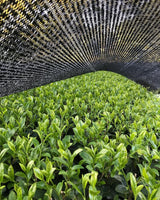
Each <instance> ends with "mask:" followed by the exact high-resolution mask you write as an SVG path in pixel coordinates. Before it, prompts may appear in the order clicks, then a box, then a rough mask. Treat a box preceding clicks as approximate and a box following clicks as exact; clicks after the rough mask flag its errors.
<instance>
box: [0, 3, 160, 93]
mask: <svg viewBox="0 0 160 200" xmlns="http://www.w3.org/2000/svg"><path fill="white" fill-rule="evenodd" d="M98 70H107V71H112V72H116V73H119V74H121V75H123V76H126V77H128V78H129V79H131V80H134V81H136V82H138V83H140V84H142V85H144V86H146V87H150V88H152V89H159V88H160V0H1V2H0V96H5V95H9V94H12V93H15V92H20V91H23V90H27V89H31V88H34V87H37V86H41V85H45V84H48V83H51V82H55V81H59V80H62V79H66V78H70V77H73V76H77V75H80V74H84V73H88V72H94V71H98Z"/></svg>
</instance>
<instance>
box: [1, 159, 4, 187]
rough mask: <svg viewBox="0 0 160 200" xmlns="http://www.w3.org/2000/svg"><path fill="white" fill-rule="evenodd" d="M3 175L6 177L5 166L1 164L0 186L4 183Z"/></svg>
mask: <svg viewBox="0 0 160 200" xmlns="http://www.w3.org/2000/svg"><path fill="white" fill-rule="evenodd" d="M3 175H4V164H3V163H0V184H1V183H2V181H3Z"/></svg>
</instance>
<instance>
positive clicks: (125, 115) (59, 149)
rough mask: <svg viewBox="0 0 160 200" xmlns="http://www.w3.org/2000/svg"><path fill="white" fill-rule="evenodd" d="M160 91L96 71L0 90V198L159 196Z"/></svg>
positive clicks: (152, 199)
mask: <svg viewBox="0 0 160 200" xmlns="http://www.w3.org/2000/svg"><path fill="white" fill-rule="evenodd" d="M159 133H160V99H159V98H158V96H156V95H155V94H153V93H152V92H148V91H147V90H146V89H145V88H143V87H142V86H140V85H138V84H135V83H134V82H132V81H129V80H128V79H126V78H124V77H122V76H120V75H117V74H114V73H109V72H96V73H91V74H86V75H82V76H78V77H74V78H71V79H68V80H64V81H60V82H56V83H52V84H49V85H46V86H42V87H38V88H35V89H32V90H28V91H24V92H21V93H18V94H12V95H10V96H7V97H2V98H0V199H3V200H14V199H15V200H16V199H17V200H36V199H37V200H41V199H44V200H51V199H55V200H71V199H73V200H74V199H75V200H77V199H78V200H88V199H89V200H109V199H113V200H121V199H128V200H132V199H134V200H159V199H160V176H159V173H160V153H159V149H160V134H159Z"/></svg>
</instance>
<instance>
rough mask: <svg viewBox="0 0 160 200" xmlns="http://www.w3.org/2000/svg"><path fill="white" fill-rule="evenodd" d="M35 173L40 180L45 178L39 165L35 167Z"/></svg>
mask: <svg viewBox="0 0 160 200" xmlns="http://www.w3.org/2000/svg"><path fill="white" fill-rule="evenodd" d="M33 170H34V174H35V176H36V177H37V178H38V179H39V180H41V181H42V180H43V179H44V177H43V173H42V172H41V170H40V169H39V168H38V167H35V168H34V169H33Z"/></svg>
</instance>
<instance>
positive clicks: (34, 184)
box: [28, 183, 37, 198]
mask: <svg viewBox="0 0 160 200" xmlns="http://www.w3.org/2000/svg"><path fill="white" fill-rule="evenodd" d="M36 188H37V186H36V183H33V184H32V185H31V187H30V188H29V191H28V197H29V198H32V197H33V196H34V195H35V192H36Z"/></svg>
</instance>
